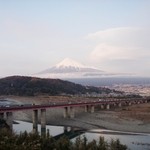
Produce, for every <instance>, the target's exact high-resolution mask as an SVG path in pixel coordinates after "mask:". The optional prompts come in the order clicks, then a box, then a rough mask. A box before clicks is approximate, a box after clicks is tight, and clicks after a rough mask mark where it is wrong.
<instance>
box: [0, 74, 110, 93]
mask: <svg viewBox="0 0 150 150" xmlns="http://www.w3.org/2000/svg"><path fill="white" fill-rule="evenodd" d="M93 92H94V93H110V92H111V90H110V89H107V88H97V87H91V86H90V87H87V86H82V85H80V84H75V83H72V82H68V81H63V80H60V79H41V78H35V77H25V76H10V77H6V78H2V79H0V95H20V96H34V95H40V94H48V95H63V94H71V95H75V94H86V93H88V94H91V93H93Z"/></svg>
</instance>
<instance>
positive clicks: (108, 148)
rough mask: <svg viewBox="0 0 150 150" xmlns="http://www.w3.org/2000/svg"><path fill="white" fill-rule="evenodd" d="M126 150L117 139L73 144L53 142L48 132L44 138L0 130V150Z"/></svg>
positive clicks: (102, 138)
mask: <svg viewBox="0 0 150 150" xmlns="http://www.w3.org/2000/svg"><path fill="white" fill-rule="evenodd" d="M11 149H13V150H127V146H126V145H123V144H121V143H120V141H119V139H117V140H113V139H112V140H111V141H110V142H107V141H106V140H105V139H104V137H100V138H99V141H98V142H97V141H95V140H93V141H91V142H88V141H87V138H86V137H82V138H81V137H78V138H76V140H75V141H74V142H72V141H70V140H69V139H68V138H67V137H62V138H60V139H58V140H55V138H53V137H52V136H50V134H49V132H48V133H47V135H46V136H41V135H39V134H38V133H37V134H33V133H27V132H26V131H25V132H23V133H20V134H16V133H14V132H11V131H10V130H5V129H1V130H0V150H11Z"/></svg>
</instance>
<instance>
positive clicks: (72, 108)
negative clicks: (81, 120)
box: [69, 107, 75, 118]
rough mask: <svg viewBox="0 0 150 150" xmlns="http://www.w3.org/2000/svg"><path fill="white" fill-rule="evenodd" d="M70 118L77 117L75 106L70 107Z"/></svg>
mask: <svg viewBox="0 0 150 150" xmlns="http://www.w3.org/2000/svg"><path fill="white" fill-rule="evenodd" d="M69 114H70V115H69V116H70V118H74V117H75V110H74V107H70V113H69Z"/></svg>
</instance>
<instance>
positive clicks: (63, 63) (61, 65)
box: [56, 58, 85, 68]
mask: <svg viewBox="0 0 150 150" xmlns="http://www.w3.org/2000/svg"><path fill="white" fill-rule="evenodd" d="M66 67H74V68H85V66H84V65H82V64H80V63H78V62H77V61H74V60H72V59H70V58H65V59H64V60H63V61H61V62H60V63H58V64H57V65H56V68H66Z"/></svg>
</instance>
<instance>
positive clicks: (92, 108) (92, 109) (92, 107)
mask: <svg viewBox="0 0 150 150" xmlns="http://www.w3.org/2000/svg"><path fill="white" fill-rule="evenodd" d="M94 111H95V107H94V106H93V105H92V106H91V113H94Z"/></svg>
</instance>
